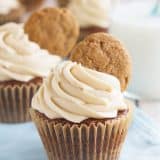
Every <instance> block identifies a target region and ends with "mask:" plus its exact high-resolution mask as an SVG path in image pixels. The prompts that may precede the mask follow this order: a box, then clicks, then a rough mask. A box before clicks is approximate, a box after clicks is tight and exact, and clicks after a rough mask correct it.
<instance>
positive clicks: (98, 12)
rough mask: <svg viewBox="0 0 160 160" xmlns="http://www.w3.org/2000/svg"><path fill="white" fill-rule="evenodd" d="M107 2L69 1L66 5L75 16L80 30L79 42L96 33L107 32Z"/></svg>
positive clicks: (108, 2) (108, 7)
mask: <svg viewBox="0 0 160 160" xmlns="http://www.w3.org/2000/svg"><path fill="white" fill-rule="evenodd" d="M110 5H111V2H110V1H109V0H98V1H97V0H71V1H70V3H69V4H68V5H67V8H69V9H70V10H71V11H72V13H73V15H75V17H76V19H77V21H78V22H79V25H80V28H81V34H80V40H82V39H84V38H85V37H86V36H87V35H89V34H91V33H96V32H107V29H108V25H109V23H108V21H109V18H108V16H109V10H110V7H111V6H110Z"/></svg>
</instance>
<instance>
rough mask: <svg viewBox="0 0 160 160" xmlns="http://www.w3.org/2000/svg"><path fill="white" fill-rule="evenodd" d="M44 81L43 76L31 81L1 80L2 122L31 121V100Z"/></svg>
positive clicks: (0, 106)
mask: <svg viewBox="0 0 160 160" xmlns="http://www.w3.org/2000/svg"><path fill="white" fill-rule="evenodd" d="M41 83H42V78H34V79H33V80H31V81H29V82H19V81H14V80H12V81H5V82H0V123H22V122H27V121H30V120H31V118H30V115H29V112H28V110H29V107H30V106H31V100H32V97H33V95H34V94H35V93H36V91H37V90H38V88H39V87H40V85H41Z"/></svg>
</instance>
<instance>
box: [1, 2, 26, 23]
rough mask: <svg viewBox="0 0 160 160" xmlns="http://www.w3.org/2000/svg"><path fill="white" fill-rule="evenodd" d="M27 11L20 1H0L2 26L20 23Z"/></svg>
mask: <svg viewBox="0 0 160 160" xmlns="http://www.w3.org/2000/svg"><path fill="white" fill-rule="evenodd" d="M24 12H25V9H24V7H23V5H21V3H20V2H19V1H18V0H0V24H4V23H7V22H19V21H20V18H21V17H22V16H23V14H24Z"/></svg>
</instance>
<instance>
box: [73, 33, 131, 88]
mask: <svg viewBox="0 0 160 160" xmlns="http://www.w3.org/2000/svg"><path fill="white" fill-rule="evenodd" d="M70 59H71V60H72V61H76V62H79V63H81V64H83V65H84V66H86V67H89V68H92V69H95V70H98V71H100V72H106V73H109V74H112V75H114V76H116V77H117V78H118V79H119V80H120V83H121V89H122V91H124V90H125V89H126V88H127V85H128V82H129V80H130V77H131V60H130V56H129V55H128V53H127V51H126V50H125V48H124V47H123V45H122V44H121V43H120V42H119V41H118V40H116V39H115V38H113V37H112V36H111V35H109V34H106V33H95V34H91V35H89V36H88V37H86V39H85V40H83V41H81V42H80V43H79V44H78V45H77V46H75V48H74V49H73V51H72V53H71V55H70Z"/></svg>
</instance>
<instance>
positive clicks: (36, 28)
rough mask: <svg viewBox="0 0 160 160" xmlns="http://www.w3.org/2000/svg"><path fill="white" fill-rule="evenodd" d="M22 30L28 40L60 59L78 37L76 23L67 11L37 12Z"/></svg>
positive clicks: (53, 9)
mask: <svg viewBox="0 0 160 160" xmlns="http://www.w3.org/2000/svg"><path fill="white" fill-rule="evenodd" d="M24 28H25V32H26V33H28V35H29V38H30V40H32V41H35V42H37V43H38V44H39V45H40V46H41V48H44V49H47V50H49V51H50V52H51V53H53V54H57V55H60V56H62V57H65V56H68V54H69V53H70V51H71V50H72V48H73V47H74V45H75V43H76V41H77V39H78V36H79V26H78V23H77V22H76V20H75V18H74V16H73V15H72V14H71V12H70V11H69V10H67V9H59V8H45V9H42V10H40V11H37V12H35V13H33V14H32V16H31V17H30V18H29V19H28V21H27V22H26V24H25V26H24Z"/></svg>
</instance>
